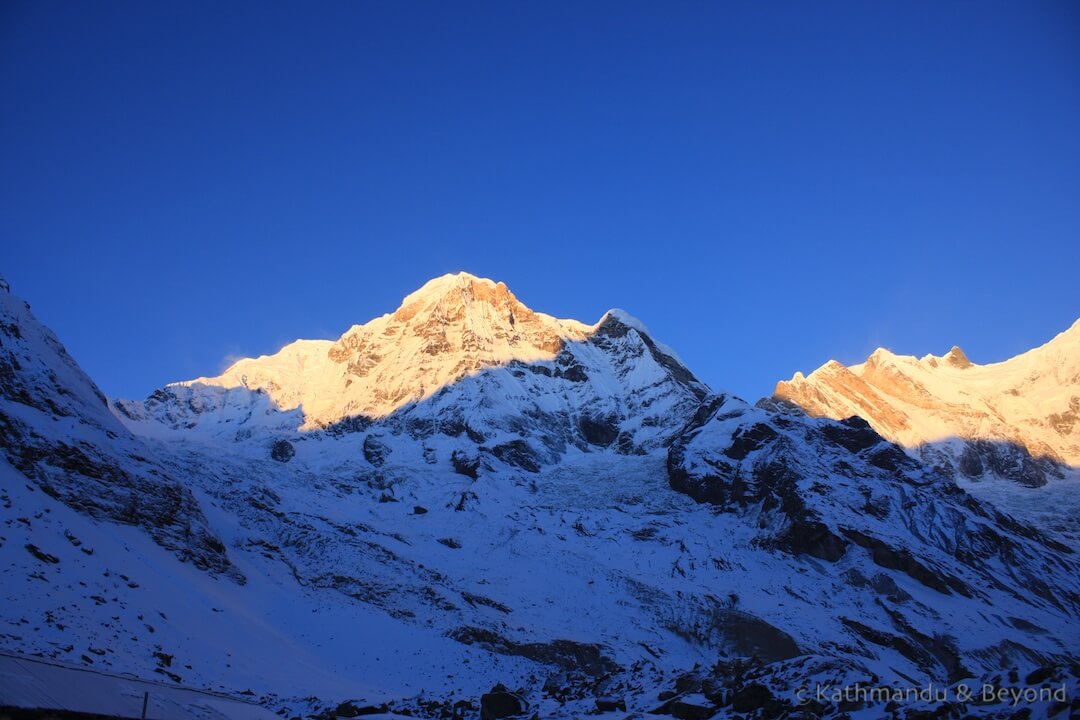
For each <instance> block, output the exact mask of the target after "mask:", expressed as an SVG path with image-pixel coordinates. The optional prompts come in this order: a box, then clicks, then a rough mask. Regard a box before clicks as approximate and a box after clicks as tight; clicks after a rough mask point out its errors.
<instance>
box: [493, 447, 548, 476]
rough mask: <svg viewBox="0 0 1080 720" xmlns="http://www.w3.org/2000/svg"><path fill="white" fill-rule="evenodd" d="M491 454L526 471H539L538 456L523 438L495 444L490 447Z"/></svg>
mask: <svg viewBox="0 0 1080 720" xmlns="http://www.w3.org/2000/svg"><path fill="white" fill-rule="evenodd" d="M491 454H492V455H494V456H495V457H497V458H499V459H500V460H502V461H503V462H504V463H506V464H507V465H512V466H514V467H518V468H521V469H522V470H525V471H526V472H531V473H536V472H540V457H539V455H538V454H537V452H536V451H535V450H534V449H533V447H532V445H530V444H529V443H528V442H526V441H525V440H511V441H510V442H507V443H503V444H501V445H496V446H495V447H493V448H492V449H491Z"/></svg>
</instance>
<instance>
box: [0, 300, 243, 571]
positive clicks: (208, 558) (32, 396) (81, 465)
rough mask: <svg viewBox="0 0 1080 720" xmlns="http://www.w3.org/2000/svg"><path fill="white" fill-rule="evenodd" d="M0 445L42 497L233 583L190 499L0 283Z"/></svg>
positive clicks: (221, 548) (216, 541)
mask: <svg viewBox="0 0 1080 720" xmlns="http://www.w3.org/2000/svg"><path fill="white" fill-rule="evenodd" d="M0 450H2V451H3V454H4V456H5V459H6V461H7V462H8V463H10V464H11V465H12V466H13V467H14V468H16V469H17V470H18V471H19V472H21V473H22V474H23V475H25V476H27V477H28V478H30V479H32V480H33V481H34V483H35V484H36V486H37V487H39V488H40V489H41V490H42V491H43V492H44V493H45V494H47V495H49V496H51V497H54V498H57V499H59V500H61V501H63V502H64V503H66V504H67V505H69V506H71V507H74V508H76V509H78V510H79V511H81V512H84V513H86V514H88V515H90V516H92V517H97V518H104V519H109V520H112V521H115V522H119V523H124V524H130V525H138V526H140V527H143V528H145V529H146V530H147V531H148V532H149V534H150V535H151V537H153V538H154V540H155V541H156V542H157V543H158V544H159V545H161V546H162V547H165V548H167V549H169V550H171V551H173V552H174V553H175V554H176V555H177V557H179V558H180V559H182V560H185V561H189V562H192V563H193V564H194V565H196V566H197V567H199V568H202V569H206V570H210V571H213V572H215V573H226V574H229V575H231V576H233V577H234V579H238V580H241V579H242V578H241V577H240V576H238V575H236V573H235V571H234V570H233V569H232V567H231V564H230V562H229V558H228V555H227V553H226V550H225V547H224V546H223V545H222V544H221V541H220V540H219V539H218V538H217V537H216V536H215V535H214V533H213V532H212V531H211V530H210V528H209V526H208V524H207V521H206V518H205V516H204V515H203V512H202V508H201V507H200V505H199V502H198V501H197V500H196V498H195V497H194V496H193V495H192V493H191V491H190V490H189V489H188V488H187V487H186V486H185V485H184V484H183V483H182V482H181V481H179V480H177V479H176V477H175V476H172V475H170V474H169V473H168V472H167V471H165V470H164V468H163V467H162V466H161V465H160V464H159V463H157V462H155V461H154V460H153V459H152V457H153V453H152V452H151V451H149V450H148V449H147V448H146V446H145V445H144V443H142V442H141V441H140V440H139V439H137V438H136V437H135V436H134V435H132V434H131V432H129V431H128V430H127V429H126V428H125V427H124V426H123V425H122V424H121V423H120V422H119V421H118V420H117V419H116V417H115V416H114V415H113V414H112V413H111V412H110V411H109V407H108V401H107V400H106V398H105V395H103V394H102V392H101V390H99V389H98V387H97V386H96V385H95V384H94V383H93V381H92V380H90V378H89V377H87V376H86V374H85V373H84V372H83V371H82V369H81V368H79V366H78V365H77V364H76V363H75V361H74V360H73V359H72V358H71V356H70V355H68V353H67V351H66V350H65V349H64V346H63V345H62V344H61V343H60V341H59V340H57V338H56V336H55V335H54V334H53V333H52V332H51V331H49V330H48V329H47V328H45V327H44V326H42V325H41V324H40V323H39V322H38V321H37V319H36V318H35V317H34V316H33V314H32V313H31V312H30V306H29V305H28V304H26V303H25V302H23V301H21V300H19V299H18V298H17V297H15V296H14V295H12V294H11V291H10V287H9V286H8V283H7V282H6V281H4V280H3V279H0Z"/></svg>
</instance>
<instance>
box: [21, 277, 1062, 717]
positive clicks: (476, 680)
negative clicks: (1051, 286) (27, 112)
mask: <svg viewBox="0 0 1080 720" xmlns="http://www.w3.org/2000/svg"><path fill="white" fill-rule="evenodd" d="M0 310H2V317H0V343H2V344H0V450H2V455H3V459H2V460H0V476H2V477H3V484H2V488H3V491H2V495H0V520H2V525H0V535H2V539H0V563H2V564H3V566H4V568H5V571H4V578H5V582H4V587H3V590H0V596H2V597H3V599H4V602H3V604H2V606H0V607H2V609H0V649H3V650H7V651H13V652H20V653H24V654H37V655H40V656H43V657H45V658H50V659H54V660H56V661H62V662H67V663H75V664H82V665H89V666H92V667H94V668H101V669H108V670H111V671H114V672H115V671H119V672H130V673H134V674H136V675H139V676H144V677H146V676H155V675H156V676H158V677H162V678H165V679H167V680H168V681H170V682H174V683H179V684H183V685H186V686H190V687H199V688H208V689H214V690H219V691H223V692H228V693H230V694H234V695H235V694H240V693H243V694H244V696H245V697H250V698H252V699H254V700H256V701H257V702H259V703H260V704H262V705H264V706H266V707H267V708H270V709H272V710H275V711H280V712H282V713H286V714H287V715H288V716H293V715H306V716H315V717H324V718H331V717H353V716H357V715H360V714H368V713H383V714H385V713H399V714H407V715H412V716H414V717H416V716H419V717H432V718H434V717H439V718H454V717H475V716H476V715H477V714H482V716H483V717H501V716H504V715H505V714H506V713H518V714H526V716H528V715H529V714H531V713H533V712H537V713H538V714H539V716H540V717H545V718H562V717H567V718H569V717H580V716H581V715H583V714H587V713H596V712H599V711H604V712H612V713H614V712H616V711H617V709H621V712H622V714H621V715H619V717H624V716H625V715H626V714H627V713H629V712H633V711H638V712H643V711H656V712H659V713H661V714H668V715H674V716H676V717H699V718H706V717H712V716H715V717H748V716H754V715H755V714H756V716H758V717H782V716H790V717H796V716H798V715H797V713H809V714H810V715H809V716H812V717H835V718H840V717H853V716H855V715H857V714H859V713H862V715H861V716H866V717H916V714H913V713H919V712H927V713H932V712H939V709H940V708H941V707H942V705H943V703H941V702H939V701H938V700H936V699H934V698H928V699H919V698H914V699H913V700H910V701H905V702H903V703H895V702H893V703H890V701H889V699H888V697H886V696H882V695H878V696H875V697H874V698H870V697H864V698H863V699H861V700H856V701H845V702H837V701H836V700H835V699H830V697H831V696H829V695H828V694H826V695H825V696H824V697H822V696H820V695H818V696H814V697H811V698H810V699H809V700H808V701H807V700H806V698H805V697H804V696H803V695H799V694H798V693H797V692H796V691H797V690H798V689H800V688H803V689H805V688H807V687H811V686H827V687H842V686H845V685H851V684H861V685H863V686H886V685H889V686H892V687H895V688H898V689H900V688H905V687H912V688H914V687H922V688H925V687H927V686H928V684H930V685H933V684H936V685H938V686H941V687H947V688H951V689H953V690H955V689H956V688H957V683H967V684H969V685H971V686H972V687H981V686H982V685H983V684H986V683H990V684H993V685H994V686H995V687H996V686H999V685H1009V686H1020V685H1025V683H1026V684H1027V685H1029V686H1032V687H1035V686H1038V687H1040V688H1046V689H1047V692H1046V693H1044V696H1041V697H1040V699H1038V700H1037V701H1036V700H1033V701H1031V702H1029V703H1027V708H1026V709H1028V710H1029V712H1034V713H1035V715H1033V716H1040V715H1039V714H1040V713H1041V716H1042V717H1065V716H1067V715H1068V713H1069V712H1072V711H1074V710H1076V709H1077V708H1078V707H1080V706H1078V705H1077V701H1076V698H1077V676H1078V672H1077V662H1078V657H1077V654H1076V648H1077V647H1080V624H1078V618H1080V561H1078V559H1077V557H1076V542H1075V536H1074V535H1073V534H1071V531H1070V527H1071V526H1070V525H1069V524H1068V522H1066V521H1064V520H1063V521H1062V522H1061V523H1060V524H1057V525H1049V526H1046V527H1038V526H1036V525H1035V524H1032V522H1033V520H1034V519H1036V518H1039V517H1043V516H1041V515H1035V514H1032V513H1031V512H1030V504H1031V503H1032V502H1034V503H1035V504H1036V505H1037V504H1039V498H1044V497H1049V496H1048V495H1046V493H1048V492H1054V493H1058V495H1054V496H1053V497H1059V496H1061V495H1063V494H1066V493H1068V494H1070V495H1075V493H1074V492H1073V491H1074V490H1075V489H1076V485H1075V483H1076V482H1077V481H1078V479H1077V477H1076V473H1075V465H1076V462H1077V460H1076V458H1077V436H1076V434H1075V432H1076V430H1075V424H1076V423H1075V419H1076V414H1077V407H1076V402H1077V400H1076V396H1077V395H1078V394H1080V393H1077V391H1076V387H1077V377H1078V369H1077V368H1078V364H1080V357H1078V355H1080V353H1078V344H1077V336H1078V335H1080V331H1078V327H1080V326H1077V325H1074V326H1073V328H1072V329H1071V330H1069V331H1067V332H1066V333H1063V334H1062V335H1061V336H1059V337H1058V338H1056V339H1055V340H1054V341H1052V342H1051V343H1049V344H1047V345H1046V346H1044V347H1043V348H1039V349H1036V350H1034V351H1032V352H1030V353H1027V354H1025V355H1022V356H1020V357H1018V358H1015V359H1013V360H1011V361H1007V362H1005V363H999V364H997V365H989V366H983V367H980V366H974V365H971V364H970V363H968V362H967V361H966V359H964V358H963V355H962V353H960V352H959V351H958V350H954V351H953V352H952V353H950V354H949V355H947V356H945V357H943V358H932V357H927V358H924V359H923V360H921V361H920V360H915V359H914V358H902V357H897V356H894V355H891V354H889V353H886V352H885V351H879V352H877V353H875V354H874V356H872V357H871V359H870V360H869V361H867V363H865V364H863V365H860V366H856V367H853V368H851V369H850V370H849V369H845V368H843V367H842V366H840V365H838V364H835V363H830V364H829V365H827V366H826V367H825V368H822V369H821V370H819V371H817V372H815V373H813V374H811V375H810V376H809V377H808V378H803V377H801V376H799V375H797V376H796V377H795V378H794V379H793V380H792V381H790V382H788V383H781V384H780V385H779V386H778V388H777V392H776V395H775V397H773V398H769V399H764V400H762V401H760V402H758V403H757V404H756V405H751V404H749V403H747V402H744V401H743V400H740V399H738V398H734V397H732V396H730V395H728V394H726V393H723V392H718V391H715V390H714V389H711V388H708V387H706V386H705V385H704V384H703V383H702V382H701V381H700V380H698V379H697V378H696V377H695V376H694V374H693V373H692V371H691V370H690V369H688V368H687V367H686V366H685V365H684V364H683V363H682V362H681V361H680V360H679V358H678V356H677V355H676V354H675V352H674V351H672V350H671V349H669V348H667V347H666V346H664V345H663V344H661V343H660V342H658V341H657V340H656V339H654V338H653V337H652V336H651V335H650V333H649V332H648V331H647V329H646V328H645V327H644V326H643V325H642V324H641V323H640V322H638V321H637V320H635V319H633V318H632V317H631V316H629V315H628V314H626V313H624V312H621V311H611V312H609V313H607V314H605V315H604V317H602V318H601V319H600V320H599V321H598V322H597V323H596V324H593V325H588V324H584V323H580V322H576V321H571V320H557V319H555V318H552V317H549V316H547V315H543V314H541V313H536V312H534V311H532V310H530V309H529V308H528V307H526V306H525V305H524V304H522V303H521V302H520V301H519V300H518V299H517V298H516V297H515V296H514V295H513V294H512V293H511V292H510V291H509V289H507V288H506V286H505V285H503V284H501V283H495V282H492V281H490V280H484V279H480V278H476V277H473V276H471V275H468V274H464V273H461V274H457V275H448V276H444V277H441V278H436V279H435V280H432V281H431V282H429V283H427V284H426V285H425V286H424V287H422V288H421V289H420V290H418V291H417V292H415V293H413V294H411V295H409V296H408V297H406V298H405V300H404V301H403V302H402V304H401V306H400V307H399V308H398V309H397V310H396V311H395V312H394V313H392V314H389V315H385V316H383V317H380V318H376V319H374V320H372V321H370V322H368V323H367V324H364V325H358V326H354V327H353V328H351V329H350V330H348V331H347V332H346V333H345V334H344V335H343V336H342V337H341V338H339V339H337V340H304V341H297V342H296V343H293V344H290V345H288V346H286V347H285V348H283V349H282V350H281V351H280V352H278V353H276V354H275V355H272V356H267V357H261V358H255V359H246V360H241V361H239V362H237V363H235V364H234V365H233V366H232V367H230V368H229V369H228V370H226V371H225V372H224V373H223V374H222V375H220V376H218V377H214V378H199V379H197V380H193V381H187V382H181V383H176V384H172V385H168V386H166V387H164V388H162V389H161V390H158V391H156V392H155V393H153V394H151V396H150V397H149V398H147V399H146V400H144V401H131V400H114V401H112V402H108V401H106V399H105V398H104V396H103V395H102V394H101V393H100V391H99V390H98V389H97V388H96V386H95V385H94V384H93V382H92V381H91V380H90V379H89V378H88V377H87V376H86V375H85V374H84V373H83V372H82V371H81V370H80V369H79V368H78V366H77V364H76V363H75V362H74V360H72V359H71V358H70V357H69V356H68V355H67V353H66V352H65V351H64V349H63V346H62V345H61V344H60V343H59V341H58V340H57V339H56V338H55V337H54V336H53V335H52V333H51V332H49V331H48V330H47V329H46V328H44V327H42V326H41V325H40V324H39V323H38V322H37V320H36V319H35V318H34V317H33V315H32V314H31V313H30V311H29V308H28V306H26V305H25V304H24V303H22V302H21V301H20V300H18V299H17V298H15V297H14V296H13V295H11V294H10V292H9V291H8V288H7V285H6V283H5V284H3V286H2V289H0ZM110 410H111V412H110ZM853 416H854V417H853ZM991 486H992V487H994V488H1000V487H1003V486H1007V487H1008V488H1009V490H1008V492H1003V493H998V494H993V493H990V494H986V493H982V492H981V489H982V488H985V487H991ZM965 488H968V489H971V490H973V491H974V493H975V494H972V493H969V492H968V491H967V490H965ZM987 497H990V501H989V502H988V501H986V500H985V499H980V498H987ZM1013 503H1015V506H1014V505H1013ZM1044 504H1045V503H1044ZM1052 510H1053V509H1052V508H1045V507H1044V508H1043V512H1050V511H1052ZM1066 514H1067V513H1066ZM496 684H502V685H503V686H504V687H502V688H495V687H494V686H496ZM1057 687H1062V688H1064V689H1063V690H1062V692H1066V693H1067V694H1068V697H1067V699H1066V700H1065V701H1064V702H1062V701H1061V700H1060V699H1059V698H1057V697H1056V696H1053V695H1051V694H1050V693H1049V691H1050V690H1053V689H1054V688H1057ZM2 691H3V688H2V687H0V699H2V698H3V694H2ZM0 704H2V703H0ZM945 705H946V706H947V707H946V708H945V712H954V713H957V714H961V713H967V714H969V715H972V716H976V717H980V716H981V717H1006V716H1009V715H1008V714H1009V713H1015V712H1016V711H1017V708H1016V707H1011V706H1010V701H1009V700H1007V699H1005V700H997V701H993V702H987V703H984V704H979V705H971V704H962V703H960V702H959V701H958V700H956V699H955V695H953V696H950V699H949V700H948V701H947V702H946V703H945ZM84 711H86V712H93V711H94V708H92V707H87V708H85V709H84ZM614 716H615V715H612V717H614Z"/></svg>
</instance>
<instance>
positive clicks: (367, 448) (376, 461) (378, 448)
mask: <svg viewBox="0 0 1080 720" xmlns="http://www.w3.org/2000/svg"><path fill="white" fill-rule="evenodd" d="M390 452H391V450H390V446H389V445H387V444H386V443H385V442H383V441H382V440H381V439H380V438H379V437H378V436H377V435H368V436H367V437H366V438H364V459H365V460H367V461H368V462H369V463H371V464H372V465H374V466H375V467H382V466H383V464H384V463H385V462H386V459H387V458H388V457H390Z"/></svg>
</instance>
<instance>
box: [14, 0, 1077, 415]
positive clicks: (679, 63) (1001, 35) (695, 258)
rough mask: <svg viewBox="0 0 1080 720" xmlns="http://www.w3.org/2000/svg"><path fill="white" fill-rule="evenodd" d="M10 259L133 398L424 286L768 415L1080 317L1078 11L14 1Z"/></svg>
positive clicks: (949, 5) (54, 321)
mask: <svg viewBox="0 0 1080 720" xmlns="http://www.w3.org/2000/svg"><path fill="white" fill-rule="evenodd" d="M0 158H2V159H0V248H2V250H0V273H3V274H4V275H5V276H6V277H7V279H8V280H9V281H10V282H11V284H12V287H13V289H14V290H15V292H16V293H17V294H19V295H21V296H22V297H24V298H26V299H28V300H29V301H30V302H31V304H32V305H33V307H34V309H35V311H36V313H37V314H38V317H39V318H41V319H42V320H43V321H45V322H46V323H47V324H48V325H50V326H51V327H52V328H53V329H54V330H56V331H57V333H58V334H59V335H60V337H61V339H62V340H63V341H64V342H65V343H66V345H67V346H68V349H69V350H70V351H71V352H72V354H73V355H74V356H75V357H76V359H78V360H79V361H80V362H81V363H82V365H83V367H84V368H85V369H86V370H87V371H88V372H90V374H91V375H92V376H93V377H94V378H95V379H97V381H98V382H99V384H100V385H101V386H102V388H103V389H104V390H105V392H106V393H108V394H110V395H113V396H123V397H143V396H145V395H146V394H147V393H148V392H149V391H150V390H152V389H153V388H155V387H157V386H160V385H162V384H164V383H166V382H169V381H172V380H178V379H185V378H190V377H194V376H198V375H203V374H213V373H216V372H218V371H220V370H221V369H222V368H223V367H224V364H225V359H226V358H227V357H230V356H236V355H254V354H261V353H267V352H272V351H274V350H276V349H277V348H278V347H280V346H281V345H282V344H284V343H286V342H288V341H290V340H292V339H295V338H299V337H336V336H337V335H338V334H340V333H341V332H343V331H344V330H345V329H346V328H347V327H348V326H350V325H351V324H353V323H359V322H365V321H366V320H368V319H370V318H371V317H374V316H376V315H379V314H381V313H383V312H388V311H390V310H392V309H394V307H396V305H397V303H398V301H399V300H400V298H401V297H402V296H403V295H405V294H406V293H408V292H410V291H411V290H413V289H415V288H416V287H418V286H419V285H421V284H422V283H423V282H424V281H425V280H427V279H428V278H430V277H433V276H435V275H439V274H442V273H445V272H450V271H456V270H468V271H470V272H472V273H475V274H477V275H483V276H487V277H491V278H494V279H498V280H503V281H505V282H506V283H507V284H508V285H509V286H510V287H511V289H513V290H514V291H515V292H516V294H517V295H518V296H519V297H520V298H521V299H522V300H523V301H524V302H525V303H526V304H528V305H530V306H532V307H533V308H535V309H537V310H542V311H545V312H548V313H551V314H554V315H558V316H562V317H574V318H578V319H581V320H586V321H590V322H591V321H594V320H596V319H597V318H599V316H600V315H601V314H602V313H603V311H604V310H606V309H607V308H609V307H623V308H625V309H627V310H628V311H630V312H631V313H633V314H634V315H637V316H638V317H640V318H641V319H642V320H643V321H644V322H645V323H646V324H647V325H649V326H650V328H651V329H652V331H653V333H654V334H655V335H656V336H657V337H658V338H659V339H660V340H662V341H664V342H666V343H667V344H669V345H671V346H673V347H674V348H675V349H676V350H678V351H679V353H680V355H682V357H683V359H684V360H685V361H687V363H688V364H689V365H690V367H691V368H692V369H693V370H694V371H695V372H697V373H698V374H699V375H700V376H701V377H702V379H704V380H705V381H706V382H708V383H709V384H711V385H712V386H713V387H715V388H718V389H729V390H732V391H735V392H737V393H739V394H741V395H743V396H746V397H748V398H756V397H759V396H761V395H763V394H767V393H768V392H770V391H771V390H772V387H773V384H774V383H775V382H776V380H778V379H783V378H787V377H789V376H790V375H791V374H792V373H793V372H794V371H796V370H802V371H809V370H812V369H813V368H815V367H817V366H818V365H820V364H821V363H823V362H825V361H826V360H828V359H829V358H832V357H835V358H837V359H839V360H841V361H843V362H853V361H857V360H859V359H861V358H863V357H865V356H866V355H867V354H868V353H869V352H870V351H872V350H873V349H874V348H875V347H876V346H878V345H883V346H886V347H889V348H891V349H892V350H894V351H896V352H903V353H912V354H918V355H921V354H923V353H926V352H935V353H942V352H945V351H946V350H948V348H949V347H950V346H951V345H953V344H959V345H961V346H962V347H964V348H965V350H967V351H968V354H969V355H970V356H971V357H972V359H973V360H975V361H976V362H987V361H993V360H999V359H1004V358H1005V357H1007V356H1010V355H1012V354H1015V353H1017V352H1019V351H1021V350H1024V349H1027V348H1029V347H1031V346H1033V345H1036V344H1039V343H1041V342H1043V341H1045V340H1047V339H1049V338H1050V337H1051V336H1053V335H1054V334H1055V333H1057V332H1059V331H1061V330H1064V329H1065V328H1066V327H1068V326H1069V325H1070V324H1071V323H1072V322H1073V321H1074V320H1075V319H1076V318H1077V316H1078V315H1080V272H1078V270H1080V3H1076V2H1060V3H1055V2H1027V1H1023V2H1022V1H1020V0H1017V1H1016V2H1008V3H998V2H981V1H980V2H974V1H973V2H949V1H946V2H942V1H940V0H935V1H933V2H896V3H889V2H852V3H835V2H790V3H789V2H764V3H762V2H747V3H740V2H718V3H709V2H659V1H657V2H652V3H636V2H616V3H600V2H585V3H576V2H575V3H571V2H509V3H504V2H498V3H496V2H492V3H484V4H472V3H464V2H430V3H410V2H396V1H395V2H378V3H375V2H347V3H340V4H335V3H322V2H320V3H302V2H289V3H271V2H257V3H251V4H244V3H235V2H224V3H221V2H203V1H196V2H170V3H164V2H149V3H147V2H132V3H111V2H103V1H95V2H76V1H72V2H62V3H58V2H49V1H47V0H46V1H39V0H35V1H34V2H27V3H19V2H12V1H11V0H7V1H6V2H3V3H0Z"/></svg>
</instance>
